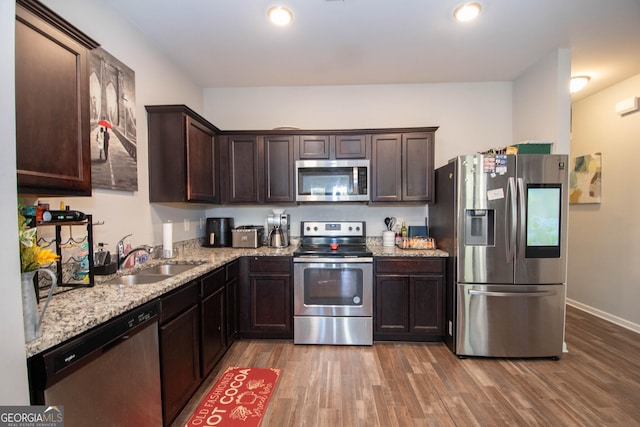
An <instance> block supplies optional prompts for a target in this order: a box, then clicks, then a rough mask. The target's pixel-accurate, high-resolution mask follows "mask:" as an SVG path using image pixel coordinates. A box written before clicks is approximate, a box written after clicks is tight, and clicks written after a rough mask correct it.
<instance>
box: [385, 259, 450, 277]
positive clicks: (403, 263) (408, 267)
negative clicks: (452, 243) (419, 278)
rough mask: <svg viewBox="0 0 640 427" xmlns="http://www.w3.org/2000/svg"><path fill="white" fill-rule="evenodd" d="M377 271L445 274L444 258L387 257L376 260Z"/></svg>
mask: <svg viewBox="0 0 640 427" xmlns="http://www.w3.org/2000/svg"><path fill="white" fill-rule="evenodd" d="M376 273H378V274H381V273H387V274H444V258H436V259H434V258H425V259H415V258H413V259H411V258H385V259H377V260H376Z"/></svg>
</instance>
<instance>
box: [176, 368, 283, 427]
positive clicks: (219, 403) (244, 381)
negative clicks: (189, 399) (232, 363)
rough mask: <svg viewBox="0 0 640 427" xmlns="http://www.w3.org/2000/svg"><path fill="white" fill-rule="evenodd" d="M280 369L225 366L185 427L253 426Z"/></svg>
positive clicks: (263, 409) (271, 391) (265, 408)
mask: <svg viewBox="0 0 640 427" xmlns="http://www.w3.org/2000/svg"><path fill="white" fill-rule="evenodd" d="M280 371H281V370H280V369H275V368H272V369H264V368H235V367H230V368H227V370H226V371H224V373H223V374H222V376H221V377H220V379H219V380H218V382H216V383H215V384H214V385H213V387H211V390H209V392H208V393H207V395H206V396H205V397H204V399H202V402H200V405H199V406H198V408H197V409H196V410H195V412H194V413H193V415H192V416H191V418H189V422H187V424H186V427H210V426H225V427H240V426H242V427H257V426H259V425H260V422H262V417H263V416H264V413H265V411H266V410H267V404H268V403H269V399H271V394H272V393H273V390H274V389H275V387H276V382H277V381H278V377H279V376H280Z"/></svg>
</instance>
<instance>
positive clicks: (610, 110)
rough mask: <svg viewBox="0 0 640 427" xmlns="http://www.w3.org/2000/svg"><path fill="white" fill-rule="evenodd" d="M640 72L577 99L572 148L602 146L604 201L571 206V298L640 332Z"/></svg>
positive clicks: (577, 152)
mask: <svg viewBox="0 0 640 427" xmlns="http://www.w3.org/2000/svg"><path fill="white" fill-rule="evenodd" d="M632 96H640V74H638V75H636V76H634V77H632V78H630V79H628V80H625V81H623V82H621V83H619V84H616V85H614V86H612V87H610V88H608V89H605V90H603V91H601V92H598V93H596V94H595V95H592V96H590V97H588V98H585V99H583V100H581V101H578V102H576V103H574V104H573V129H572V136H571V155H572V156H574V157H575V156H581V155H584V154H591V153H595V152H600V153H602V202H601V203H600V204H588V205H571V206H570V209H569V253H570V256H569V285H570V286H568V295H567V296H568V298H569V302H570V303H571V304H575V305H577V306H579V307H582V308H584V309H586V310H588V311H591V312H592V313H594V314H597V315H600V316H602V317H605V318H608V319H610V320H613V321H615V322H617V323H620V324H622V325H624V326H626V327H629V328H631V329H634V330H636V331H638V332H640V309H639V308H638V307H640V305H639V301H640V263H639V262H638V260H639V259H640V243H639V242H640V223H638V218H640V198H639V197H638V195H639V194H640V192H639V190H638V179H637V178H636V175H637V173H638V159H639V158H640V112H635V113H630V114H628V115H626V116H622V117H621V116H619V115H618V114H616V113H615V111H614V106H615V104H616V103H617V102H619V101H621V100H623V99H627V98H629V97H632Z"/></svg>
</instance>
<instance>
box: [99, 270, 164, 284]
mask: <svg viewBox="0 0 640 427" xmlns="http://www.w3.org/2000/svg"><path fill="white" fill-rule="evenodd" d="M169 277H171V275H170V274H143V273H137V274H127V275H124V276H118V277H114V278H113V279H111V280H109V281H106V282H104V283H105V284H106V285H148V284H150V283H156V282H160V281H161V280H164V279H168V278H169Z"/></svg>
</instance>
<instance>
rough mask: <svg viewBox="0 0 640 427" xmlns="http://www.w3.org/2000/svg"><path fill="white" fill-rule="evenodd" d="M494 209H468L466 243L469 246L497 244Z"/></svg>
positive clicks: (465, 217) (465, 221) (465, 224)
mask: <svg viewBox="0 0 640 427" xmlns="http://www.w3.org/2000/svg"><path fill="white" fill-rule="evenodd" d="M494 218H495V215H494V210H493V209H467V210H465V215H464V243H465V245H469V246H493V245H494V244H495V242H494V240H495V232H494V230H495V219H494Z"/></svg>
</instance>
